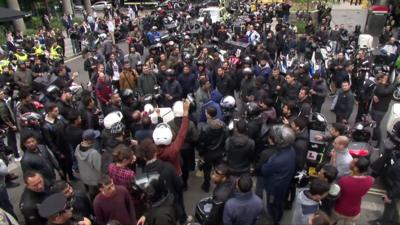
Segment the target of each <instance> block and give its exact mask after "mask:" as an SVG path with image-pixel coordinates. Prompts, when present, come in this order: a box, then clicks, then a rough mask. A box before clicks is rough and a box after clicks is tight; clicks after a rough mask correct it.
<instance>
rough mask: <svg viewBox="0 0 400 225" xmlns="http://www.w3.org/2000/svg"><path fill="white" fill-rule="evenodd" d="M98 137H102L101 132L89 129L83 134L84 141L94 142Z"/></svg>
mask: <svg viewBox="0 0 400 225" xmlns="http://www.w3.org/2000/svg"><path fill="white" fill-rule="evenodd" d="M98 137H100V131H98V130H93V129H87V130H85V131H83V134H82V139H84V140H94V139H96V138H98Z"/></svg>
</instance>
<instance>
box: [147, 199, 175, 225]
mask: <svg viewBox="0 0 400 225" xmlns="http://www.w3.org/2000/svg"><path fill="white" fill-rule="evenodd" d="M144 216H145V217H146V224H147V225H175V224H176V222H177V219H176V217H177V215H176V213H175V208H174V201H173V196H172V195H171V194H169V195H167V196H165V197H164V198H162V199H161V200H159V201H158V202H156V203H153V204H152V205H151V206H150V208H149V209H148V210H147V212H146V213H145V215H144Z"/></svg>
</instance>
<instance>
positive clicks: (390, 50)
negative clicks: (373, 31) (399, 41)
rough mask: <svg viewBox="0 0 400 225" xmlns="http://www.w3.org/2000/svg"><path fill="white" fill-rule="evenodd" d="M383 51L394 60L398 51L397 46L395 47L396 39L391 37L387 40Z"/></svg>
mask: <svg viewBox="0 0 400 225" xmlns="http://www.w3.org/2000/svg"><path fill="white" fill-rule="evenodd" d="M383 50H385V51H386V53H387V54H388V55H389V56H393V58H395V56H396V53H397V50H398V49H397V45H396V38H395V37H391V38H390V39H389V41H388V43H386V45H385V46H383Z"/></svg>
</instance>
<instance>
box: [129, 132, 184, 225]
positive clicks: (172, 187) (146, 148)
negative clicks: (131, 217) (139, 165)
mask: <svg viewBox="0 0 400 225" xmlns="http://www.w3.org/2000/svg"><path fill="white" fill-rule="evenodd" d="M157 152H158V147H157V146H156V145H155V144H154V143H153V141H152V140H151V139H145V140H144V141H143V142H141V143H140V145H139V148H138V154H139V155H140V156H141V157H142V158H143V160H144V161H146V164H145V166H144V169H143V172H144V173H146V174H159V179H160V180H161V181H162V183H163V184H164V187H165V188H166V191H168V192H169V193H170V194H171V195H172V196H173V197H174V200H173V204H174V210H177V208H176V207H177V204H175V203H176V200H177V198H176V196H177V195H178V194H179V193H182V180H181V179H180V177H179V176H178V174H177V173H176V170H175V169H174V167H173V165H172V164H171V163H168V162H165V161H163V160H160V159H159V158H158V157H157V155H158V153H157ZM136 180H138V179H136ZM160 191H161V190H160ZM164 191H165V190H164ZM160 194H161V193H160ZM148 200H156V199H154V198H152V197H150V199H148ZM149 203H152V204H150V208H151V207H153V204H154V203H153V202H152V201H150V202H149ZM149 212H153V211H152V210H151V209H150V210H149V211H148V212H147V213H145V214H144V216H142V217H141V218H140V219H139V221H138V222H139V223H138V224H143V225H144V224H145V223H144V222H151V221H152V219H151V218H155V217H158V214H157V213H156V214H150V213H149ZM175 217H176V216H174V217H170V219H172V218H175ZM173 220H175V221H176V220H177V219H173ZM163 222H166V221H164V220H163ZM146 224H147V223H146ZM174 224H176V223H174Z"/></svg>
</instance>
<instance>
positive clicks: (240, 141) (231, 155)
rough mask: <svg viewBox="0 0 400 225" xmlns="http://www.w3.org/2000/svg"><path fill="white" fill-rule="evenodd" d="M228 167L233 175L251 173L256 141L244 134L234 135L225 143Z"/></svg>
mask: <svg viewBox="0 0 400 225" xmlns="http://www.w3.org/2000/svg"><path fill="white" fill-rule="evenodd" d="M225 151H226V156H227V161H228V166H229V168H230V169H231V172H232V173H233V174H235V175H236V174H241V173H246V172H249V171H250V165H251V161H252V159H253V154H254V140H252V139H250V138H249V137H248V136H246V135H243V134H234V135H232V136H231V137H229V138H227V139H226V141H225Z"/></svg>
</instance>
